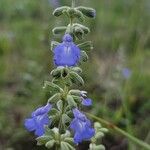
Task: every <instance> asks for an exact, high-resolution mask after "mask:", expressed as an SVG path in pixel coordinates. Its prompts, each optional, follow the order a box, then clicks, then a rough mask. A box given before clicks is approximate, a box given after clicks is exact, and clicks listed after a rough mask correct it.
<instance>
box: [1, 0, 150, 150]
mask: <svg viewBox="0 0 150 150" xmlns="http://www.w3.org/2000/svg"><path fill="white" fill-rule="evenodd" d="M57 1H58V2H59V0H57ZM59 3H60V5H64V4H66V5H69V4H70V0H63V1H62V0H60V2H59ZM55 4H56V3H54V2H52V1H51V0H38V1H37V0H32V1H31V0H0V150H27V149H28V150H37V149H42V147H37V146H36V141H35V140H34V137H33V135H32V134H30V133H28V132H27V131H26V130H25V129H24V126H23V121H24V119H25V118H26V117H28V116H29V115H30V113H31V112H32V111H33V110H34V109H35V108H36V107H38V106H40V105H42V104H44V103H45V102H46V101H47V93H48V91H45V90H43V89H42V86H43V81H44V80H51V77H50V75H49V73H50V70H52V69H53V68H54V66H53V62H52V52H51V51H50V41H51V40H52V39H56V40H59V41H60V37H61V36H58V37H54V36H53V35H52V32H51V30H52V28H53V27H54V26H58V25H65V24H66V23H67V20H65V21H64V19H63V18H59V19H57V18H55V17H53V16H52V11H53V9H54V7H55ZM80 4H81V5H86V6H92V7H94V8H95V9H96V11H97V17H96V19H95V20H89V19H87V20H86V22H85V24H86V25H88V26H89V27H90V28H91V33H90V34H89V35H88V36H87V37H86V39H88V40H92V41H93V43H94V49H93V50H92V51H91V52H89V56H90V59H89V61H88V62H87V63H86V64H83V65H82V68H83V77H84V79H85V81H86V85H85V87H83V88H82V89H86V90H87V91H88V92H89V97H91V98H92V99H93V101H94V104H93V105H94V106H93V107H92V108H91V110H90V111H91V112H92V113H93V114H96V115H97V116H100V117H103V118H105V119H107V120H109V121H112V122H114V123H115V124H117V125H118V126H119V127H121V128H122V129H124V130H127V131H128V132H129V133H131V134H133V135H135V136H137V137H138V138H140V139H142V140H144V141H146V142H148V143H149V142H150V128H149V127H150V0H82V1H81V0H78V5H80ZM125 68H128V69H129V71H130V73H131V75H130V77H128V78H126V77H125V76H124V74H123V73H122V72H123V70H124V69H125ZM103 143H104V144H105V145H106V149H108V150H128V149H129V148H128V143H127V140H126V139H124V138H123V137H121V136H120V135H117V134H115V133H114V134H111V133H109V134H108V135H106V137H105V138H104V141H103ZM131 146H132V150H138V147H136V146H135V145H131ZM43 149H44V148H43Z"/></svg>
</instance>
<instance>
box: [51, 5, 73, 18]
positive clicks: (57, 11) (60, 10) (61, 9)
mask: <svg viewBox="0 0 150 150" xmlns="http://www.w3.org/2000/svg"><path fill="white" fill-rule="evenodd" d="M69 8H70V7H68V6H62V7H59V8H56V9H55V10H54V12H53V15H54V16H56V17H59V16H61V15H62V14H63V12H64V11H67V10H68V9H69Z"/></svg>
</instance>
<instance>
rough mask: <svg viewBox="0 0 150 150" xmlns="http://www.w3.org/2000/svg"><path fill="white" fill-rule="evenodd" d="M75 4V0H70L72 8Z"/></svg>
mask: <svg viewBox="0 0 150 150" xmlns="http://www.w3.org/2000/svg"><path fill="white" fill-rule="evenodd" d="M75 5H76V2H75V0H72V8H74V7H75Z"/></svg>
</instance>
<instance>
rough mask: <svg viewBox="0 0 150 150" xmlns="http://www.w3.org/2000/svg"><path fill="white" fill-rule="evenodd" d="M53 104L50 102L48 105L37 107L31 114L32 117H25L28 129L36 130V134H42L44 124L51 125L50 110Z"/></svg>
mask: <svg viewBox="0 0 150 150" xmlns="http://www.w3.org/2000/svg"><path fill="white" fill-rule="evenodd" d="M51 107H52V106H51V105H50V104H49V103H48V104H47V105H46V106H43V107H40V108H38V109H36V110H35V111H34V112H32V114H31V118H28V119H25V123H24V125H25V127H26V129H27V130H28V131H35V135H37V136H42V135H43V134H44V126H45V125H49V123H50V120H49V117H48V112H49V111H50V109H51Z"/></svg>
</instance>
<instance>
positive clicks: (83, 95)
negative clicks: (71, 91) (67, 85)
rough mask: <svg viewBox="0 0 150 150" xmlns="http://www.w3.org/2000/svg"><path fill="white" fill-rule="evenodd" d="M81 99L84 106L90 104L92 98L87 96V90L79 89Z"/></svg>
mask: <svg viewBox="0 0 150 150" xmlns="http://www.w3.org/2000/svg"><path fill="white" fill-rule="evenodd" d="M81 99H82V105H84V106H91V105H92V100H91V99H90V98H87V92H86V91H81Z"/></svg>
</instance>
